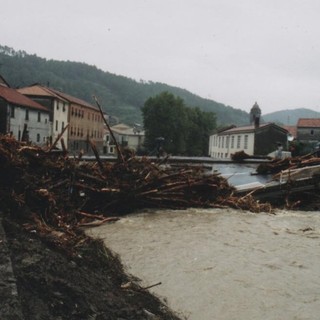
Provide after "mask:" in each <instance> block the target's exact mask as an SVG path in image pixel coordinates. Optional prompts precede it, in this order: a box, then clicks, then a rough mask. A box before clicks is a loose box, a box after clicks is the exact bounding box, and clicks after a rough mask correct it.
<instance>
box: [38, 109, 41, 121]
mask: <svg viewBox="0 0 320 320" xmlns="http://www.w3.org/2000/svg"><path fill="white" fill-rule="evenodd" d="M38 122H41V112H40V111H39V112H38Z"/></svg>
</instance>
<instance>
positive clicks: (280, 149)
mask: <svg viewBox="0 0 320 320" xmlns="http://www.w3.org/2000/svg"><path fill="white" fill-rule="evenodd" d="M248 120H249V119H248ZM260 120H261V109H260V107H259V105H258V104H257V102H256V103H255V104H254V105H253V106H252V108H251V110H250V124H249V125H248V126H240V127H236V126H234V125H231V126H229V127H226V128H222V129H220V130H218V131H217V132H216V133H214V134H212V135H211V136H210V140H209V155H210V157H213V158H216V159H230V158H231V157H232V155H233V154H235V153H236V152H240V151H244V152H245V153H246V154H247V155H250V156H271V157H280V158H284V157H290V156H300V155H303V154H306V153H312V152H314V151H316V150H318V149H319V147H320V144H319V141H320V119H306V118H301V119H299V120H298V123H297V125H296V126H280V125H277V124H275V123H261V121H260Z"/></svg>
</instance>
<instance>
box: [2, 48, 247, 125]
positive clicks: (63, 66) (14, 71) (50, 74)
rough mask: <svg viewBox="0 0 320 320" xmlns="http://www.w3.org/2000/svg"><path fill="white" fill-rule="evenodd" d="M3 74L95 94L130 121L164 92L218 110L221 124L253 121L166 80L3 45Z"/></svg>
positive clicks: (15, 82) (18, 83) (17, 83)
mask: <svg viewBox="0 0 320 320" xmlns="http://www.w3.org/2000/svg"><path fill="white" fill-rule="evenodd" d="M0 74H1V75H2V76H3V77H4V78H5V79H6V80H7V82H8V83H9V84H10V85H11V87H14V88H18V87H24V86H28V85H31V84H34V83H41V84H43V85H46V86H50V87H52V88H54V89H57V90H59V91H62V92H66V93H68V94H71V95H73V96H76V97H79V98H81V99H83V100H86V101H88V102H90V103H92V104H94V102H93V99H92V96H93V95H95V96H97V97H98V99H99V101H100V103H101V105H102V106H103V108H104V109H105V111H106V112H107V113H108V114H109V115H112V116H115V117H117V118H118V119H119V121H121V122H125V123H127V124H133V123H135V122H138V123H142V114H141V107H142V106H143V105H144V103H145V101H146V100H147V99H148V98H150V97H153V96H155V95H157V94H160V93H161V92H163V91H168V92H170V93H172V94H173V95H175V96H179V97H180V98H182V99H183V100H184V102H185V104H186V105H187V106H189V107H199V108H200V109H201V110H203V111H211V112H214V113H215V114H216V115H217V123H218V125H226V124H236V125H242V124H247V123H248V121H249V116H248V113H247V112H244V111H242V110H240V109H235V108H232V107H230V106H225V105H224V104H222V103H218V102H215V101H213V100H208V99H203V98H201V97H199V96H197V95H195V94H193V93H191V92H189V91H187V90H184V89H181V88H177V87H172V86H169V85H167V84H164V83H155V82H145V81H141V82H137V81H135V80H133V79H129V78H127V77H125V76H119V75H115V74H112V73H110V72H105V71H102V70H100V69H98V68H97V67H96V66H92V65H88V64H85V63H79V62H71V61H57V60H47V59H44V58H40V57H38V56H36V55H30V54H27V53H26V52H24V51H15V50H14V49H12V48H9V47H6V46H0ZM249 108H251V106H248V109H249Z"/></svg>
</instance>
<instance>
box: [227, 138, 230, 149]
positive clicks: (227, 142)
mask: <svg viewBox="0 0 320 320" xmlns="http://www.w3.org/2000/svg"><path fill="white" fill-rule="evenodd" d="M229 140H230V137H229V136H227V137H226V148H229Z"/></svg>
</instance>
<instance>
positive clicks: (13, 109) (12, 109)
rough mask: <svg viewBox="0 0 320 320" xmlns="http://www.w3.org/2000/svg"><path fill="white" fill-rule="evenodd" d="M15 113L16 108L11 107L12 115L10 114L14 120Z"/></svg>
mask: <svg viewBox="0 0 320 320" xmlns="http://www.w3.org/2000/svg"><path fill="white" fill-rule="evenodd" d="M14 111H15V107H14V106H11V113H10V117H11V118H14Z"/></svg>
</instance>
